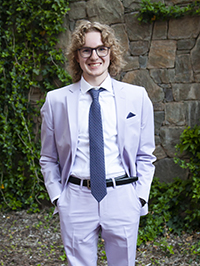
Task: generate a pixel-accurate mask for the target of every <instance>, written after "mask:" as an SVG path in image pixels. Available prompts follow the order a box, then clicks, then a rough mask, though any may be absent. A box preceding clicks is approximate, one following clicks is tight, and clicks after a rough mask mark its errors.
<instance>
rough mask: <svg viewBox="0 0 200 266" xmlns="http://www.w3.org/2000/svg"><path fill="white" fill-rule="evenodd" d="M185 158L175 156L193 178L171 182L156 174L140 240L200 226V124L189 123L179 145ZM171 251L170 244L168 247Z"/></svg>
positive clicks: (199, 227)
mask: <svg viewBox="0 0 200 266" xmlns="http://www.w3.org/2000/svg"><path fill="white" fill-rule="evenodd" d="M176 149H177V151H178V152H179V153H183V152H184V153H185V154H184V158H185V159H180V158H178V157H176V158H175V159H174V160H175V162H176V163H178V164H179V165H180V166H181V167H182V168H185V169H189V171H190V175H191V176H190V178H189V179H188V180H181V179H180V178H175V179H174V181H173V182H172V183H161V182H159V180H158V179H157V178H154V180H153V183H152V187H151V192H150V200H149V214H148V215H147V216H146V217H144V218H143V217H142V218H141V225H140V228H139V238H138V244H139V245H140V244H141V243H142V242H146V241H153V240H154V239H155V238H156V237H157V236H159V235H165V234H166V233H168V232H174V233H177V234H181V232H182V231H188V232H189V231H192V230H199V229H200V126H197V125H196V126H194V128H190V127H188V128H187V129H185V130H184V131H183V133H182V134H181V136H180V143H179V144H177V145H176ZM163 248H167V249H168V251H169V252H170V253H171V252H172V250H171V251H170V247H165V245H163Z"/></svg>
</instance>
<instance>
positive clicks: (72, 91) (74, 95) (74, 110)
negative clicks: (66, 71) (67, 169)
mask: <svg viewBox="0 0 200 266" xmlns="http://www.w3.org/2000/svg"><path fill="white" fill-rule="evenodd" d="M79 96H80V82H78V83H75V84H73V85H72V86H71V87H70V88H69V91H68V95H67V98H66V102H67V104H66V105H67V114H68V121H69V130H70V132H69V133H70V139H71V148H72V162H73V161H74V158H75V152H76V148H77V141H78V102H79ZM64 119H65V118H64Z"/></svg>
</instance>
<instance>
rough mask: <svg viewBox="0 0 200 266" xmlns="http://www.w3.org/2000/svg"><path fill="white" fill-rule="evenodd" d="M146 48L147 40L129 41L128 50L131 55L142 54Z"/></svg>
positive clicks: (146, 50)
mask: <svg viewBox="0 0 200 266" xmlns="http://www.w3.org/2000/svg"><path fill="white" fill-rule="evenodd" d="M148 50H149V42H148V41H134V42H131V43H130V51H131V54H132V55H144V54H145V53H147V52H148Z"/></svg>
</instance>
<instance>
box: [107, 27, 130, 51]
mask: <svg viewBox="0 0 200 266" xmlns="http://www.w3.org/2000/svg"><path fill="white" fill-rule="evenodd" d="M111 28H112V29H113V30H114V31H115V36H116V37H117V39H119V40H120V43H121V46H122V48H123V50H124V51H125V52H127V51H128V49H129V40H128V36H127V33H126V30H125V25H124V24H115V25H112V26H111Z"/></svg>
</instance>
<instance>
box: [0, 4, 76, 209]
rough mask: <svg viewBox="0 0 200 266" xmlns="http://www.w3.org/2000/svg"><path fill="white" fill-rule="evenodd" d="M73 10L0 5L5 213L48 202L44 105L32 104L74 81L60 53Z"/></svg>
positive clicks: (0, 197)
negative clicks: (43, 159) (43, 152)
mask: <svg viewBox="0 0 200 266" xmlns="http://www.w3.org/2000/svg"><path fill="white" fill-rule="evenodd" d="M68 10H69V8H68V3H67V2H66V1H64V0H55V1H54V0H8V1H4V0H0V14H1V16H0V28H1V31H0V90H1V94H0V151H1V152H0V208H6V207H9V208H10V209H12V210H15V209H20V208H29V210H32V211H37V210H38V207H39V206H40V201H41V200H44V199H47V198H48V196H47V193H46V190H45V188H44V184H43V178H42V176H41V172H40V167H39V157H40V130H39V121H40V120H39V119H40V114H39V109H40V107H41V105H42V103H43V100H41V101H39V102H36V101H33V100H32V99H33V94H34V93H35V92H40V93H41V94H42V95H43V96H44V95H45V93H46V92H47V91H49V90H52V89H55V88H57V87H60V86H63V85H66V84H69V83H70V82H71V79H70V76H69V75H68V74H67V73H66V71H65V70H64V68H63V65H64V63H65V58H64V55H63V54H62V51H61V50H60V49H56V44H57V42H58V34H59V33H61V32H62V31H64V30H65V29H64V27H63V18H64V15H65V14H66V12H67V11H68ZM42 98H44V97H42Z"/></svg>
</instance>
